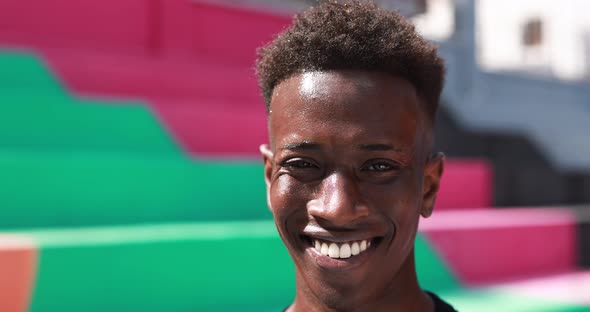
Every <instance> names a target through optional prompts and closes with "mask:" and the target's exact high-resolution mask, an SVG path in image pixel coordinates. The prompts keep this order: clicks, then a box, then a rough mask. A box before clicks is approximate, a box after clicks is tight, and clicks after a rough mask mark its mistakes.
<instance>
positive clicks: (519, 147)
mask: <svg viewBox="0 0 590 312" xmlns="http://www.w3.org/2000/svg"><path fill="white" fill-rule="evenodd" d="M314 2H315V1H303V0H302V1H295V0H291V1H289V0H283V1H279V0H266V1H265V0H234V1H230V0H227V1H223V0H217V1H215V0H210V1H205V0H193V1H191V0H117V1H115V0H103V1H89V0H53V1H38V0H0V206H1V208H0V311H5V312H17V311H18V312H24V311H35V312H37V311H62V312H63V311H106V310H110V311H232V310H236V309H239V310H242V311H244V310H245V311H280V310H281V309H282V308H284V307H286V306H287V305H288V304H289V303H290V302H291V300H292V299H293V295H294V276H293V265H292V264H291V261H290V258H289V256H288V254H287V252H286V250H285V249H284V247H283V245H282V243H281V241H280V239H279V237H278V235H277V233H276V230H275V228H274V224H273V222H272V219H271V215H270V213H269V212H268V209H267V208H266V197H265V187H264V182H263V174H262V165H261V157H260V156H259V155H258V145H259V144H261V143H264V142H267V140H268V139H267V130H266V121H265V109H264V104H263V101H262V98H261V96H260V95H259V92H258V89H257V85H256V79H255V76H254V60H255V57H256V52H255V51H256V48H257V47H260V46H261V45H263V44H265V43H267V42H268V41H270V40H271V39H272V37H273V35H274V34H276V33H278V32H279V31H280V30H282V29H284V28H285V27H286V26H287V25H288V24H289V23H290V20H291V16H292V15H293V14H294V13H295V12H297V11H299V10H301V9H303V8H305V7H307V6H309V5H310V4H313V3H314ZM379 2H380V4H381V5H383V6H385V7H387V8H390V9H396V10H400V12H402V13H403V14H404V15H406V16H408V17H409V18H411V19H412V20H413V21H414V23H415V24H416V26H417V28H418V29H419V31H420V32H421V33H422V34H423V35H425V36H426V37H427V38H429V39H430V40H432V41H433V42H435V43H436V44H438V45H439V47H440V53H441V54H442V55H443V56H444V58H445V60H446V62H447V66H448V75H447V82H446V87H445V90H444V94H443V97H442V104H441V105H442V107H441V111H440V115H439V119H438V121H437V129H436V131H437V145H438V149H440V150H442V151H444V152H445V153H446V154H447V155H448V163H447V165H446V170H445V175H444V177H443V185H442V187H441V191H440V195H439V198H438V201H437V205H436V210H435V214H434V215H433V217H431V218H429V219H426V220H423V221H422V223H421V226H420V233H419V235H418V238H417V241H416V252H417V267H418V274H419V279H420V282H421V285H422V286H423V287H424V288H425V289H428V290H431V291H435V292H437V293H438V294H439V295H441V296H442V297H443V298H444V299H446V300H448V301H449V302H451V303H452V304H453V305H454V306H455V307H456V308H458V309H459V310H460V311H531V312H532V311H590V270H588V267H589V266H590V156H588V155H590V138H588V136H589V135H590V85H589V81H590V19H588V14H587V12H588V11H589V9H590V2H589V1H587V0H562V1H558V2H556V1H549V0H527V1H525V0H519V1H508V0H389V1H386V0H382V1H379Z"/></svg>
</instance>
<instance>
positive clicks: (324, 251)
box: [320, 243, 328, 256]
mask: <svg viewBox="0 0 590 312" xmlns="http://www.w3.org/2000/svg"><path fill="white" fill-rule="evenodd" d="M320 253H321V254H322V255H324V256H327V255H328V244H326V243H323V244H322V249H320Z"/></svg>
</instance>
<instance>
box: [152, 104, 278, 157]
mask: <svg viewBox="0 0 590 312" xmlns="http://www.w3.org/2000/svg"><path fill="white" fill-rule="evenodd" d="M226 105H231V104H226ZM226 105H224V104H223V103H220V104H216V103H209V106H204V105H203V106H200V107H199V106H190V105H184V106H183V105H179V104H174V105H171V104H169V102H166V103H165V104H162V103H160V102H155V103H154V104H153V107H154V111H155V112H156V113H157V115H158V116H159V118H160V120H161V121H162V122H163V123H164V124H165V126H166V127H167V128H168V131H170V133H171V134H172V135H173V136H174V138H175V139H176V140H177V142H179V144H181V145H182V146H183V148H184V150H186V151H187V152H189V153H190V154H193V155H198V156H216V157H223V156H226V157H236V156H238V157H240V158H252V159H260V155H259V151H258V147H259V146H260V144H264V143H268V134H267V126H266V113H265V108H264V105H263V104H262V103H260V105H259V107H258V108H253V109H247V110H237V109H231V108H229V109H228V107H227V106H226Z"/></svg>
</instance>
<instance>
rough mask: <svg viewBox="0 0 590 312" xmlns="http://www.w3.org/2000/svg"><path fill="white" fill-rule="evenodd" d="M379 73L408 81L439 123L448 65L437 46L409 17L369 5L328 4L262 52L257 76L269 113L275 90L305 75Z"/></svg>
mask: <svg viewBox="0 0 590 312" xmlns="http://www.w3.org/2000/svg"><path fill="white" fill-rule="evenodd" d="M330 70H365V71H379V72H384V73H388V74H392V75H395V76H399V77H402V78H404V79H406V80H408V81H409V82H410V83H412V85H413V86H414V87H415V88H416V91H417V94H418V96H419V97H420V98H421V100H422V101H423V102H424V104H425V107H424V108H425V112H426V113H427V116H428V117H429V119H430V121H431V122H434V118H435V115H436V111H437V108H438V102H439V98H440V94H441V90H442V87H443V83H444V74H445V67H444V62H443V60H442V59H441V58H440V57H439V56H438V54H437V48H436V47H435V46H434V45H432V44H430V43H429V42H428V41H426V40H425V39H423V38H422V37H421V36H420V35H419V34H418V33H417V32H416V30H415V28H414V26H413V25H412V24H410V23H409V22H408V21H407V20H406V19H405V18H404V17H403V16H401V15H399V14H398V13H396V12H392V11H387V10H385V9H381V8H379V7H377V6H376V5H375V4H374V3H372V2H369V1H361V0H353V1H326V2H322V3H320V4H318V5H317V6H314V7H311V8H310V9H308V10H306V11H305V12H303V13H302V14H300V15H296V16H295V18H294V21H293V25H292V26H291V27H289V28H287V29H286V30H284V31H283V32H282V33H280V34H279V35H278V36H277V37H275V39H274V40H273V41H272V42H271V43H269V44H268V45H267V46H265V47H263V48H260V49H259V50H258V59H257V62H256V73H257V76H258V81H259V85H260V88H261V90H262V95H263V97H264V102H265V104H266V108H267V113H268V112H269V111H270V100H271V96H272V93H273V90H274V88H275V87H276V86H277V85H278V84H280V83H281V82H282V81H284V80H286V79H288V78H290V77H292V76H294V75H297V74H302V73H304V72H309V71H330Z"/></svg>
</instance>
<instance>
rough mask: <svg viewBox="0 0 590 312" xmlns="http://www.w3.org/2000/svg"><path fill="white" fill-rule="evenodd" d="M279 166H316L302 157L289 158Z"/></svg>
mask: <svg viewBox="0 0 590 312" xmlns="http://www.w3.org/2000/svg"><path fill="white" fill-rule="evenodd" d="M281 167H283V168H293V169H308V168H317V166H316V165H314V164H313V163H311V162H309V161H306V160H303V159H290V160H287V161H285V162H283V163H281Z"/></svg>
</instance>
